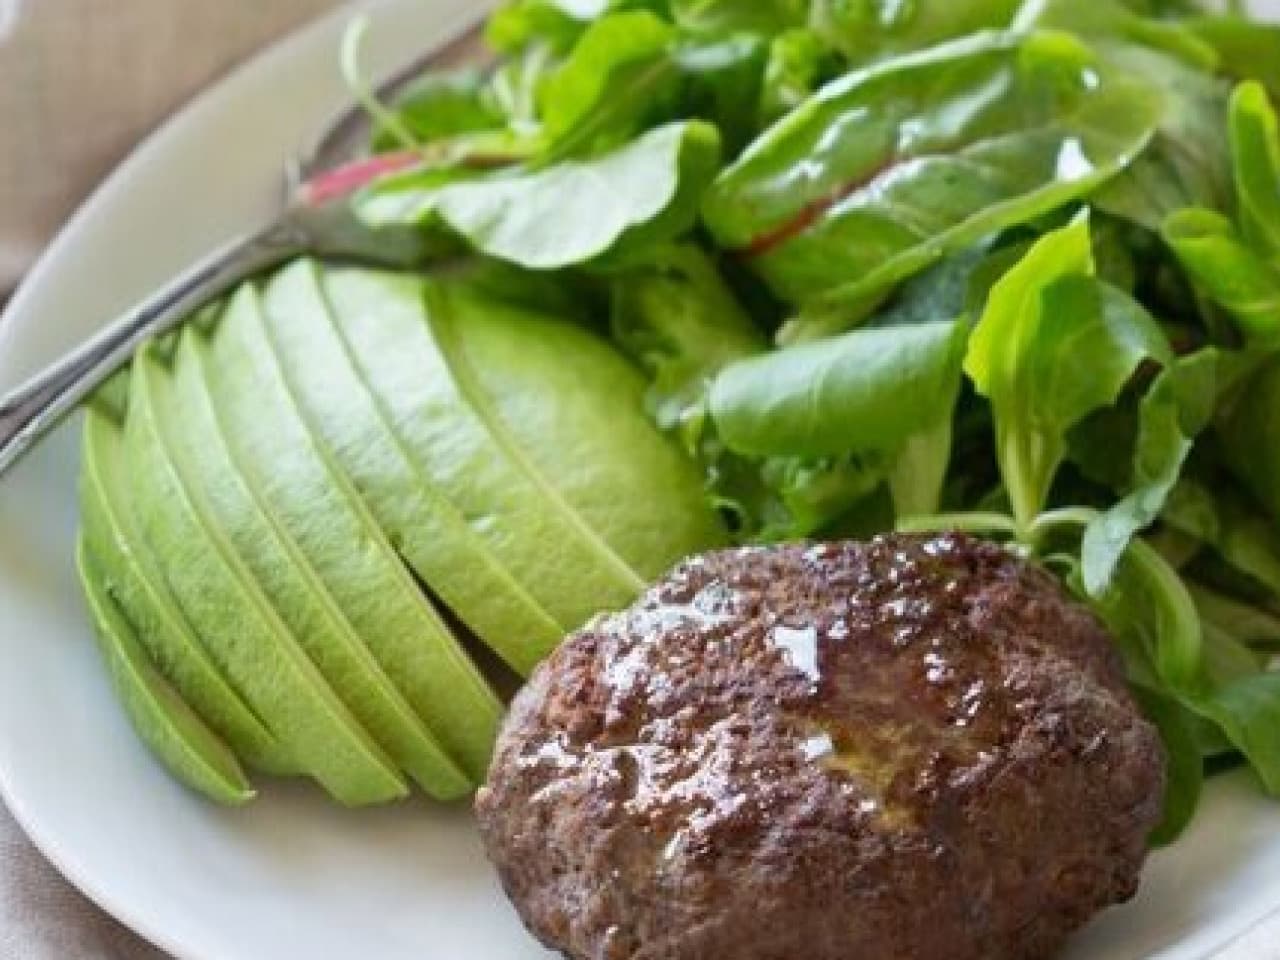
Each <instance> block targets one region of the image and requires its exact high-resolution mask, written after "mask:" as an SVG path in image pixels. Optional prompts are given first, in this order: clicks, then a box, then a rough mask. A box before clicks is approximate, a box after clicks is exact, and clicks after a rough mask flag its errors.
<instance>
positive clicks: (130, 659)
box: [76, 539, 254, 806]
mask: <svg viewBox="0 0 1280 960" xmlns="http://www.w3.org/2000/svg"><path fill="white" fill-rule="evenodd" d="M76 562H77V566H78V567H79V570H80V581H81V583H82V584H83V586H84V593H85V597H86V598H87V599H88V602H89V610H90V613H91V614H92V617H93V621H94V624H95V626H96V630H95V633H96V636H97V638H98V647H99V649H100V650H101V651H102V655H103V657H104V658H105V660H106V661H107V667H108V669H109V671H110V674H111V682H112V685H113V686H114V687H115V690H116V695H117V696H118V697H119V698H120V700H121V702H122V703H123V704H124V707H125V710H126V712H127V713H128V714H129V719H130V720H131V721H132V722H133V727H134V729H135V730H136V731H137V732H138V735H139V736H140V737H141V738H142V740H143V741H144V742H145V743H146V744H147V746H149V747H150V748H151V750H152V752H153V753H154V754H155V756H157V757H159V759H160V761H161V762H162V763H163V764H164V765H165V766H166V767H167V768H168V769H169V772H170V773H172V774H173V775H174V776H175V777H177V778H178V780H180V781H181V782H182V783H185V784H186V785H187V786H189V787H190V788H191V789H192V790H195V791H197V792H199V793H202V794H204V795H205V796H207V797H209V799H211V800H214V801H216V802H217V803H222V804H226V805H229V806H240V805H242V804H245V803H248V802H249V801H250V800H252V799H253V796H254V792H253V787H252V786H250V784H249V781H248V780H247V779H246V778H245V775H244V771H243V770H241V769H240V764H239V763H237V762H236V758H235V755H234V754H232V752H231V750H230V749H229V748H228V747H227V745H226V744H225V743H224V742H223V741H222V740H221V739H219V738H218V735H217V734H215V733H214V732H213V731H212V730H210V729H209V728H208V727H207V726H205V724H204V722H203V721H202V720H201V719H200V718H199V717H198V716H196V714H195V713H193V712H192V710H191V708H190V707H188V706H187V704H186V703H185V702H184V701H183V699H182V697H180V696H179V695H178V693H177V691H176V690H174V689H173V688H172V687H171V686H169V684H168V682H167V681H166V680H165V679H164V677H162V676H161V675H160V673H159V671H157V670H156V669H155V667H154V666H153V665H152V664H151V661H150V660H149V658H148V656H147V652H146V650H144V649H143V647H142V644H141V643H139V642H138V638H137V636H136V635H135V634H134V632H133V628H132V627H131V626H130V624H129V622H128V621H127V620H126V619H125V618H124V615H123V614H122V613H121V612H120V610H119V608H118V607H117V606H116V604H115V602H114V601H113V600H112V598H111V596H110V595H109V593H108V591H107V587H106V582H105V580H104V578H103V575H102V569H101V566H100V565H99V564H98V562H97V561H96V560H95V559H94V557H93V556H92V555H91V554H90V552H89V550H88V549H87V547H86V546H85V542H84V540H83V539H82V540H81V541H80V543H79V544H78V546H77V550H76Z"/></svg>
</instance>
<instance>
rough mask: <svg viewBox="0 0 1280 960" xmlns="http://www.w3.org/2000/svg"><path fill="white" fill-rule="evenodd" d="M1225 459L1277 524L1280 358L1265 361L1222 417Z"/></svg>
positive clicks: (1279, 501) (1279, 507)
mask: <svg viewBox="0 0 1280 960" xmlns="http://www.w3.org/2000/svg"><path fill="white" fill-rule="evenodd" d="M1220 434H1221V438H1222V445H1223V450H1224V453H1225V455H1226V460H1227V462H1228V463H1229V464H1230V465H1231V467H1232V469H1233V470H1234V472H1235V473H1236V475H1237V476H1238V477H1239V478H1240V479H1241V480H1242V481H1243V482H1244V484H1245V486H1246V487H1247V488H1248V489H1249V491H1250V492H1251V493H1252V494H1253V495H1254V497H1256V498H1257V499H1258V502H1259V503H1261V504H1262V505H1263V506H1264V507H1265V508H1266V509H1267V512H1268V513H1269V514H1270V515H1271V519H1272V521H1273V522H1276V523H1280V358H1277V359H1273V360H1270V361H1268V362H1267V363H1266V364H1265V365H1264V366H1263V367H1262V369H1260V370H1259V371H1258V372H1257V373H1256V374H1255V375H1254V376H1253V377H1252V378H1251V379H1250V380H1249V382H1248V384H1247V385H1246V386H1245V387H1244V390H1243V392H1242V393H1241V395H1240V396H1239V398H1238V399H1237V400H1236V401H1235V403H1234V404H1233V406H1232V408H1231V409H1230V410H1229V411H1228V412H1227V414H1226V416H1225V417H1223V420H1222V424H1221V430H1220Z"/></svg>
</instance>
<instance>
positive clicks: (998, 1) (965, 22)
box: [810, 0, 1024, 63]
mask: <svg viewBox="0 0 1280 960" xmlns="http://www.w3.org/2000/svg"><path fill="white" fill-rule="evenodd" d="M1023 5H1024V0H967V2H964V3H957V2H954V0H912V2H909V3H902V2H899V0H813V3H812V13H811V15H810V23H811V24H812V26H813V29H814V30H815V31H816V32H817V33H818V34H819V35H820V36H821V37H822V38H823V40H824V41H826V42H827V43H829V44H831V45H832V46H833V47H835V48H836V49H838V50H840V51H841V53H843V54H844V55H845V56H846V57H847V58H848V59H849V60H850V61H851V62H853V63H865V62H868V61H872V60H878V59H882V58H884V57H886V56H892V55H895V54H900V53H904V52H907V51H911V50H919V49H921V48H922V47H930V46H933V45H934V44H938V43H942V42H943V41H946V40H954V39H956V38H957V37H963V36H968V35H969V34H972V33H977V32H979V31H982V30H999V29H1004V28H1006V27H1009V26H1012V25H1013V23H1014V20H1015V17H1016V16H1017V14H1018V13H1019V11H1020V9H1021V8H1022V7H1023Z"/></svg>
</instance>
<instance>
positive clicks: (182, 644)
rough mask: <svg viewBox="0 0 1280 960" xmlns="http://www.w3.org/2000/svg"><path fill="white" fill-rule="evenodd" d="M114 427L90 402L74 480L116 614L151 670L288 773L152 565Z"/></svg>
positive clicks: (249, 757) (273, 769)
mask: <svg viewBox="0 0 1280 960" xmlns="http://www.w3.org/2000/svg"><path fill="white" fill-rule="evenodd" d="M123 442H124V437H123V434H122V432H121V429H120V426H119V424H118V423H116V422H115V421H114V420H112V419H111V418H110V417H109V416H107V415H106V414H105V413H103V412H102V411H101V410H100V409H98V408H96V407H95V408H91V409H89V410H88V411H87V413H86V418H85V432H84V467H83V472H82V473H81V481H80V500H81V515H82V525H83V529H82V537H83V538H84V542H85V545H86V547H87V548H88V550H89V551H90V552H91V553H92V554H93V556H94V557H95V558H97V560H98V563H97V564H96V569H98V570H99V571H100V572H101V580H102V582H103V583H104V584H105V585H107V586H109V588H110V589H111V592H112V596H113V597H114V598H115V602H116V604H117V605H118V606H119V608H120V612H121V614H122V615H123V616H125V618H126V619H127V620H128V621H129V622H130V623H131V624H133V628H134V632H135V633H136V635H137V638H138V640H139V641H140V642H141V644H142V645H143V647H144V648H145V649H146V652H147V654H148V655H149V657H150V658H151V660H152V661H153V662H154V663H155V664H156V667H157V669H158V670H159V672H160V673H161V674H162V675H163V676H164V677H165V678H166V680H168V682H170V683H172V684H173V686H174V688H175V689H176V690H177V692H178V693H179V694H180V695H181V696H182V698H183V699H184V700H185V701H186V702H187V703H188V704H190V705H191V708H192V709H193V710H194V711H195V712H196V713H197V714H198V715H199V716H201V717H202V718H203V719H204V721H205V722H207V723H208V724H209V726H210V727H211V728H213V729H214V730H216V731H217V733H218V735H219V736H221V737H222V738H224V739H225V740H226V741H227V742H228V743H229V744H230V745H231V747H232V748H233V749H234V750H235V752H236V754H237V755H239V756H240V757H242V758H243V759H244V760H245V762H246V763H248V764H250V765H251V766H253V767H256V768H257V769H260V770H263V771H264V772H270V773H281V774H283V773H296V772H298V770H297V766H296V764H294V763H292V761H290V759H289V758H288V757H287V756H286V755H285V753H284V751H283V749H282V748H281V746H280V744H279V743H278V742H277V741H276V738H275V737H274V736H272V734H271V732H270V731H269V730H268V729H267V728H266V726H265V725H264V724H263V722H262V721H261V720H260V719H259V718H258V717H257V716H256V715H255V714H254V712H253V710H252V709H250V707H249V706H248V704H247V703H245V701H244V700H243V699H242V698H241V696H240V695H239V693H237V692H236V690H235V689H234V688H233V687H232V686H231V685H230V684H229V683H228V682H227V680H226V678H225V677H224V676H223V675H222V672H221V671H220V670H219V669H218V666H217V664H216V663H215V662H214V660H213V659H212V658H211V657H210V656H209V652H208V651H207V650H206V649H205V647H204V645H203V644H202V643H201V642H200V640H199V638H198V637H197V636H196V635H195V633H194V631H192V629H191V626H190V624H188V623H187V620H186V617H184V616H183V614H182V611H181V610H180V609H179V608H178V606H177V604H176V602H175V601H174V599H173V597H172V596H171V595H170V593H169V590H168V587H167V585H166V584H165V582H164V577H163V574H162V573H161V572H160V570H159V569H158V568H157V567H156V562H155V558H154V557H152V555H151V551H150V550H149V549H148V547H147V545H146V542H145V541H144V540H143V538H142V535H141V533H140V532H139V531H138V529H137V526H136V519H135V517H134V516H133V506H132V495H131V492H130V491H129V489H128V488H127V486H125V484H124V466H123V464H122V463H121V459H120V458H121V456H122V453H121V445H122V444H123Z"/></svg>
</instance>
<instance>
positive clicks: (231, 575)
mask: <svg viewBox="0 0 1280 960" xmlns="http://www.w3.org/2000/svg"><path fill="white" fill-rule="evenodd" d="M175 401H176V398H175V396H174V390H173V386H172V383H171V382H170V376H169V373H168V371H166V370H165V369H164V367H163V365H162V363H161V361H160V359H159V358H158V357H157V356H156V354H155V352H154V351H153V350H152V348H150V347H144V348H143V349H142V351H141V352H140V353H139V354H138V356H137V357H136V358H135V360H134V365H133V378H132V382H131V391H130V407H129V412H128V417H127V419H126V424H125V452H126V457H127V462H128V464H129V467H130V478H131V480H132V483H133V490H134V492H135V496H136V497H137V500H138V504H139V506H138V510H137V511H136V512H137V516H138V520H139V526H140V527H141V529H142V531H143V533H144V535H145V537H146V539H147V542H148V543H149V545H150V547H151V550H152V552H153V553H154V554H155V556H156V557H157V558H159V559H160V561H161V566H162V569H163V571H164V574H165V579H166V581H167V583H168V584H169V588H170V589H171V590H172V592H173V594H174V596H175V597H176V598H177V600H178V603H179V605H180V606H181V608H182V610H183V611H184V613H185V614H186V617H187V620H188V622H189V623H190V624H191V626H192V627H193V628H194V629H195V630H196V632H197V633H198V634H199V635H200V636H201V637H202V639H203V640H204V642H205V645H206V648H207V649H209V651H210V653H211V654H212V655H213V656H214V657H215V658H217V659H219V665H220V666H221V667H222V670H223V672H224V674H225V675H226V676H227V677H228V678H229V679H230V680H231V682H232V683H233V684H234V685H235V686H236V687H237V689H239V690H241V691H242V692H243V694H244V696H245V698H246V700H247V701H248V702H249V704H250V705H251V706H252V707H253V709H254V711H255V712H256V713H257V714H258V716H260V717H262V719H263V721H264V722H265V723H266V724H267V725H268V727H269V728H270V729H271V731H272V732H273V733H274V734H275V735H276V737H277V738H278V739H279V740H280V741H281V743H282V744H284V746H285V747H286V748H287V749H289V750H290V751H291V752H292V753H293V755H294V756H295V757H296V758H297V759H298V762H299V763H300V764H301V765H302V766H303V767H304V768H305V769H306V770H307V771H309V772H310V773H311V775H312V776H313V777H315V779H316V780H317V781H319V782H320V783H321V784H322V785H323V786H324V787H325V788H326V789H328V790H329V792H330V793H331V794H332V795H333V796H334V798H335V799H337V800H338V801H339V802H341V803H344V804H348V805H352V806H354V805H361V804H368V803H381V802H385V801H388V800H393V799H396V798H399V797H403V796H405V795H406V794H407V793H408V787H407V786H406V784H405V783H404V781H403V780H402V779H401V778H400V776H399V774H398V773H397V772H396V769H395V765H394V763H393V762H392V761H391V760H390V759H389V758H388V757H387V756H386V754H385V753H384V752H383V751H382V749H381V748H380V747H379V746H378V745H377V744H376V743H375V742H374V741H373V739H372V738H371V737H370V736H369V735H368V734H367V733H366V732H365V730H364V728H363V726H362V725H361V724H360V722H359V721H358V720H357V719H356V718H355V717H354V716H353V715H352V713H351V711H350V710H348V709H347V707H346V705H345V704H344V703H343V702H342V700H341V699H340V698H339V697H338V696H337V695H336V694H335V693H334V691H333V690H332V689H331V688H330V686H329V684H328V682H327V681H326V679H325V677H324V676H323V675H322V674H321V673H320V671H319V669H317V667H316V665H315V664H314V663H313V662H312V661H311V660H310V659H309V658H308V656H307V654H306V652H305V651H304V649H303V648H302V646H301V644H300V643H299V639H298V638H297V637H295V636H294V635H293V633H292V632H291V631H290V630H289V628H288V627H287V626H286V625H285V623H284V622H283V620H282V619H281V618H280V616H279V614H278V612H277V611H276V610H275V608H274V607H273V606H272V604H271V602H270V600H269V599H268V598H267V596H266V595H265V593H264V592H263V590H262V588H261V586H260V585H259V584H258V582H257V580H256V578H255V577H254V576H253V573H252V572H251V571H250V569H249V568H248V567H247V566H246V565H245V563H244V561H243V559H242V558H241V557H240V555H239V553H238V552H237V551H236V549H235V547H234V546H233V544H232V543H231V541H230V540H229V538H228V537H227V535H226V532H225V531H224V530H223V529H222V527H221V523H220V520H219V514H218V511H217V509H216V508H215V504H214V500H215V499H218V498H225V497H226V496H227V495H228V491H225V490H220V489H219V487H220V485H223V484H226V483H227V480H228V478H227V477H226V476H225V468H224V471H223V475H220V476H217V477H208V476H202V475H201V474H200V473H199V470H198V468H197V467H196V466H195V465H194V464H193V463H192V461H191V453H192V451H193V449H195V448H199V447H200V446H201V445H206V446H207V445H210V444H211V443H213V442H215V441H214V438H211V437H210V435H209V434H210V431H209V430H208V428H207V427H206V428H205V429H203V430H202V429H200V427H199V426H198V425H197V424H194V423H191V422H189V421H188V422H182V420H181V416H180V414H179V412H178V411H177V410H175ZM180 435H181V439H185V441H186V442H182V443H181V444H180V443H179V441H180ZM179 445H180V446H181V453H182V455H181V456H180V455H178V453H179V451H178V450H177V449H176V448H178V447H179ZM230 493H231V495H232V496H234V491H231V492H230Z"/></svg>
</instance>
